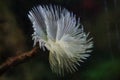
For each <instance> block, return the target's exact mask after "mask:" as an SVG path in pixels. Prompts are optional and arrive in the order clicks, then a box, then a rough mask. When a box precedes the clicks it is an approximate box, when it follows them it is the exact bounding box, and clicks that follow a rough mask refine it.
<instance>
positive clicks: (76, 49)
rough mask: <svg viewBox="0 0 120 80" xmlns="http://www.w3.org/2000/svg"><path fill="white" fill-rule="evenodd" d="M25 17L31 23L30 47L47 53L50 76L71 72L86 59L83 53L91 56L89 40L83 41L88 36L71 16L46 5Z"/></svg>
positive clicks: (71, 14)
mask: <svg viewBox="0 0 120 80" xmlns="http://www.w3.org/2000/svg"><path fill="white" fill-rule="evenodd" d="M28 16H29V18H30V20H31V22H32V23H33V29H34V33H33V35H32V36H33V40H34V45H35V44H36V42H39V46H40V48H44V47H46V48H47V49H48V50H49V51H50V54H49V62H50V65H51V69H52V70H53V71H54V72H56V73H59V74H64V71H67V72H74V71H76V70H77V67H76V65H80V64H79V62H82V61H83V60H82V59H86V57H89V54H86V53H88V52H91V50H90V48H92V47H93V42H92V41H91V39H92V38H91V39H88V40H87V37H88V35H89V34H86V33H85V32H84V30H83V26H82V25H81V24H80V21H79V19H78V20H77V19H76V17H75V15H73V13H70V12H69V11H68V10H67V9H61V7H58V6H54V7H52V6H51V5H50V6H38V7H34V8H33V9H32V10H31V11H29V14H28Z"/></svg>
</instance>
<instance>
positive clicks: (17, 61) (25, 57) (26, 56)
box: [0, 47, 38, 75]
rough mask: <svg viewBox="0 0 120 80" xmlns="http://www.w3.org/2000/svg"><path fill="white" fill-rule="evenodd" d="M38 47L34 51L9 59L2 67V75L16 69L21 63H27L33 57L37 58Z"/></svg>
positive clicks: (0, 73) (0, 67) (0, 72)
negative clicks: (12, 68)
mask: <svg viewBox="0 0 120 80" xmlns="http://www.w3.org/2000/svg"><path fill="white" fill-rule="evenodd" d="M37 49H38V47H34V48H33V49H32V50H30V51H28V52H25V53H21V54H19V55H16V56H13V57H10V58H8V59H7V60H6V61H5V62H3V63H2V64H1V65H0V75H2V74H3V73H5V72H6V71H7V70H9V69H10V68H11V67H14V66H16V65H18V64H20V63H23V62H25V61H26V60H28V59H30V58H31V57H33V56H35V55H36V54H37V52H38V50H37Z"/></svg>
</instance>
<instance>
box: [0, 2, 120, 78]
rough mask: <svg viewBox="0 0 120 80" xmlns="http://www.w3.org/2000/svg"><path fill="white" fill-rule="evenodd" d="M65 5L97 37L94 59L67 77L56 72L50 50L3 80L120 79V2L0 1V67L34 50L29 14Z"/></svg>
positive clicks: (14, 68)
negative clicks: (41, 9)
mask: <svg viewBox="0 0 120 80" xmlns="http://www.w3.org/2000/svg"><path fill="white" fill-rule="evenodd" d="M47 4H48V5H49V4H55V5H61V6H62V7H65V8H67V9H68V10H69V11H71V12H73V13H74V14H76V16H77V17H80V19H81V23H82V24H83V25H84V28H85V32H90V37H93V41H94V48H93V52H92V53H90V54H91V56H90V57H89V58H88V59H87V60H85V62H84V63H81V66H80V67H78V69H79V71H77V72H75V73H73V74H66V75H65V76H64V77H60V76H57V75H56V74H54V73H52V71H51V69H50V65H49V61H48V55H49V51H43V50H40V54H39V55H38V56H36V57H34V58H32V59H30V60H29V61H27V62H25V63H22V64H20V65H18V66H16V67H13V68H11V69H10V70H8V71H7V72H6V73H5V74H3V75H2V76H0V80H120V0H0V64H1V63H2V62H4V61H5V60H6V59H7V58H9V57H10V56H14V55H16V54H20V53H21V52H25V51H28V50H30V49H32V47H33V41H32V37H31V34H32V33H33V28H32V24H31V22H30V20H29V19H28V16H27V14H28V11H29V10H30V9H31V8H32V7H33V6H37V5H47Z"/></svg>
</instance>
